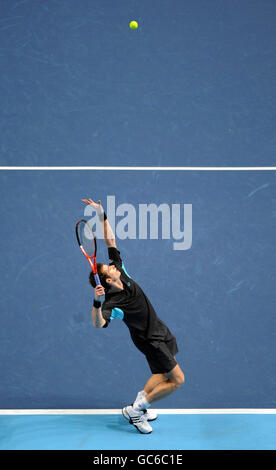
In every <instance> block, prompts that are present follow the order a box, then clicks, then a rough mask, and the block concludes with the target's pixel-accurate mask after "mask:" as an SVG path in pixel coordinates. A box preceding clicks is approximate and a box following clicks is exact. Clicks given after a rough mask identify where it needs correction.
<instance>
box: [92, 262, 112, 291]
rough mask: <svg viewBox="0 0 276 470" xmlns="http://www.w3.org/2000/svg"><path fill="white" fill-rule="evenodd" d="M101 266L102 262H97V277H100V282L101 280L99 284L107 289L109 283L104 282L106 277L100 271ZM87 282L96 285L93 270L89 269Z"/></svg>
mask: <svg viewBox="0 0 276 470" xmlns="http://www.w3.org/2000/svg"><path fill="white" fill-rule="evenodd" d="M102 267H103V264H102V263H97V271H98V275H99V278H100V282H101V285H102V286H103V287H104V288H105V289H106V290H108V289H109V287H110V285H109V284H108V282H106V279H107V277H108V276H107V275H106V274H104V273H102V272H101V271H102ZM89 282H90V284H91V286H92V287H94V288H95V287H96V282H95V278H94V274H93V271H91V273H90V274H89Z"/></svg>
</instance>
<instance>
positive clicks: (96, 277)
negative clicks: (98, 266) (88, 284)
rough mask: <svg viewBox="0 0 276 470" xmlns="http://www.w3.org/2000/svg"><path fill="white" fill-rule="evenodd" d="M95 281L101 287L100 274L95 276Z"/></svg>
mask: <svg viewBox="0 0 276 470" xmlns="http://www.w3.org/2000/svg"><path fill="white" fill-rule="evenodd" d="M94 279H95V282H96V285H97V286H99V285H101V281H100V278H99V275H98V274H94Z"/></svg>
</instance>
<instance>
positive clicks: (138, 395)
mask: <svg viewBox="0 0 276 470" xmlns="http://www.w3.org/2000/svg"><path fill="white" fill-rule="evenodd" d="M145 396H146V392H144V390H140V392H138V393H137V397H136V398H135V401H136V400H139V398H142V397H145Z"/></svg>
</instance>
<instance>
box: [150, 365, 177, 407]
mask: <svg viewBox="0 0 276 470" xmlns="http://www.w3.org/2000/svg"><path fill="white" fill-rule="evenodd" d="M164 376H165V377H166V378H167V380H165V381H162V382H159V383H158V384H157V385H156V386H155V387H154V388H153V389H152V390H151V392H149V393H147V395H146V401H147V402H148V403H149V404H152V403H153V402H155V401H158V400H161V398H165V397H167V396H168V395H170V394H171V393H172V392H174V391H175V390H177V389H178V388H179V387H180V386H181V385H182V384H183V383H184V382H185V376H184V374H183V372H182V370H181V368H180V367H179V365H178V364H177V365H176V366H175V367H174V368H173V369H172V370H171V371H170V372H168V373H166V374H164Z"/></svg>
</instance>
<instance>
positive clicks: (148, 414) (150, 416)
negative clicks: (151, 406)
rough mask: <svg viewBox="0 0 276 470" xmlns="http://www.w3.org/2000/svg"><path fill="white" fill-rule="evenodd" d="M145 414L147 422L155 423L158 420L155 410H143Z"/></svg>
mask: <svg viewBox="0 0 276 470" xmlns="http://www.w3.org/2000/svg"><path fill="white" fill-rule="evenodd" d="M143 411H144V412H145V418H146V420H147V421H155V420H156V419H157V418H158V414H157V413H155V411H153V410H143Z"/></svg>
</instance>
